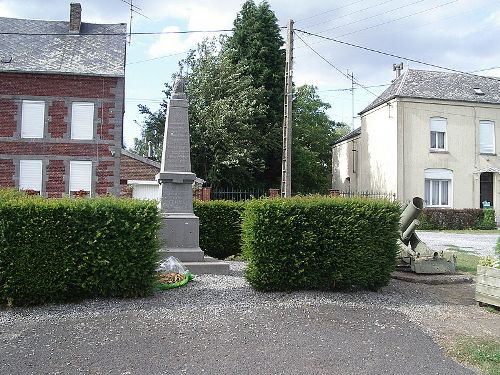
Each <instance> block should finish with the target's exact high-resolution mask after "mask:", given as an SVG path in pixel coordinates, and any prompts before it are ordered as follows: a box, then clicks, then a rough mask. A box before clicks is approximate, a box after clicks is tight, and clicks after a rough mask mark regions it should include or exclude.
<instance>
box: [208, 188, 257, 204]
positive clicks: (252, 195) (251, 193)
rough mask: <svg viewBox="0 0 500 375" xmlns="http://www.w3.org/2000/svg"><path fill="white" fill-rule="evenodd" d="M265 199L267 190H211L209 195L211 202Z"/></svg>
mask: <svg viewBox="0 0 500 375" xmlns="http://www.w3.org/2000/svg"><path fill="white" fill-rule="evenodd" d="M262 197H267V190H265V189H245V190H234V189H212V191H211V194H210V199H211V200H219V199H221V200H231V201H236V202H239V201H244V200H248V199H258V198H262Z"/></svg>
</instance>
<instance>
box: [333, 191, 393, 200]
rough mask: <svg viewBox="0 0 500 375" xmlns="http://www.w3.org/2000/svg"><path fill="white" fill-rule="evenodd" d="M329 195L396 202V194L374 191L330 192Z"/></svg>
mask: <svg viewBox="0 0 500 375" xmlns="http://www.w3.org/2000/svg"><path fill="white" fill-rule="evenodd" d="M330 195H332V196H340V197H366V198H373V199H387V200H389V201H391V202H394V201H395V200H396V194H394V193H380V192H375V191H351V190H347V191H341V190H331V192H330Z"/></svg>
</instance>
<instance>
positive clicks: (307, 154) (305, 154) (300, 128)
mask: <svg viewBox="0 0 500 375" xmlns="http://www.w3.org/2000/svg"><path fill="white" fill-rule="evenodd" d="M316 90H317V88H316V87H315V86H312V85H303V86H300V87H299V88H298V89H297V90H296V92H295V95H294V101H293V107H292V108H293V129H292V189H293V191H294V193H302V194H306V193H326V192H327V191H328V189H329V188H330V185H331V182H330V181H331V164H332V161H331V158H332V145H333V143H334V142H335V141H336V140H337V139H338V138H340V137H341V136H342V135H344V134H346V129H348V128H347V125H345V124H343V123H336V122H335V121H332V120H330V119H329V117H328V115H327V113H326V111H327V110H328V109H329V108H330V104H328V103H325V102H323V101H322V100H321V98H320V97H319V96H318V94H317V92H316Z"/></svg>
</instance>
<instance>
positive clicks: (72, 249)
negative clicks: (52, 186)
mask: <svg viewBox="0 0 500 375" xmlns="http://www.w3.org/2000/svg"><path fill="white" fill-rule="evenodd" d="M158 227H159V216H158V212H157V208H156V204H155V203H154V202H143V201H135V200H131V199H130V200H129V199H116V198H109V197H106V198H93V199H44V198H40V197H25V198H22V197H13V198H12V199H0V304H7V305H29V304H40V303H47V302H56V301H57V302H60V301H68V300H75V299H81V298H86V297H97V296H117V297H133V296H141V295H145V294H147V293H149V292H150V291H151V290H152V285H153V282H154V276H155V268H156V260H157V250H158V243H157V239H156V234H157V230H158Z"/></svg>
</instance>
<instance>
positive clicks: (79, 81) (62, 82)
mask: <svg viewBox="0 0 500 375" xmlns="http://www.w3.org/2000/svg"><path fill="white" fill-rule="evenodd" d="M1 79H2V84H1V85H0V95H19V96H22V95H30V96H40V97H42V96H56V97H63V98H64V97H69V98H88V99H99V98H108V99H114V98H115V94H114V90H115V88H116V85H117V83H118V79H119V78H116V77H94V76H74V75H57V74H28V73H2V74H1Z"/></svg>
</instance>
